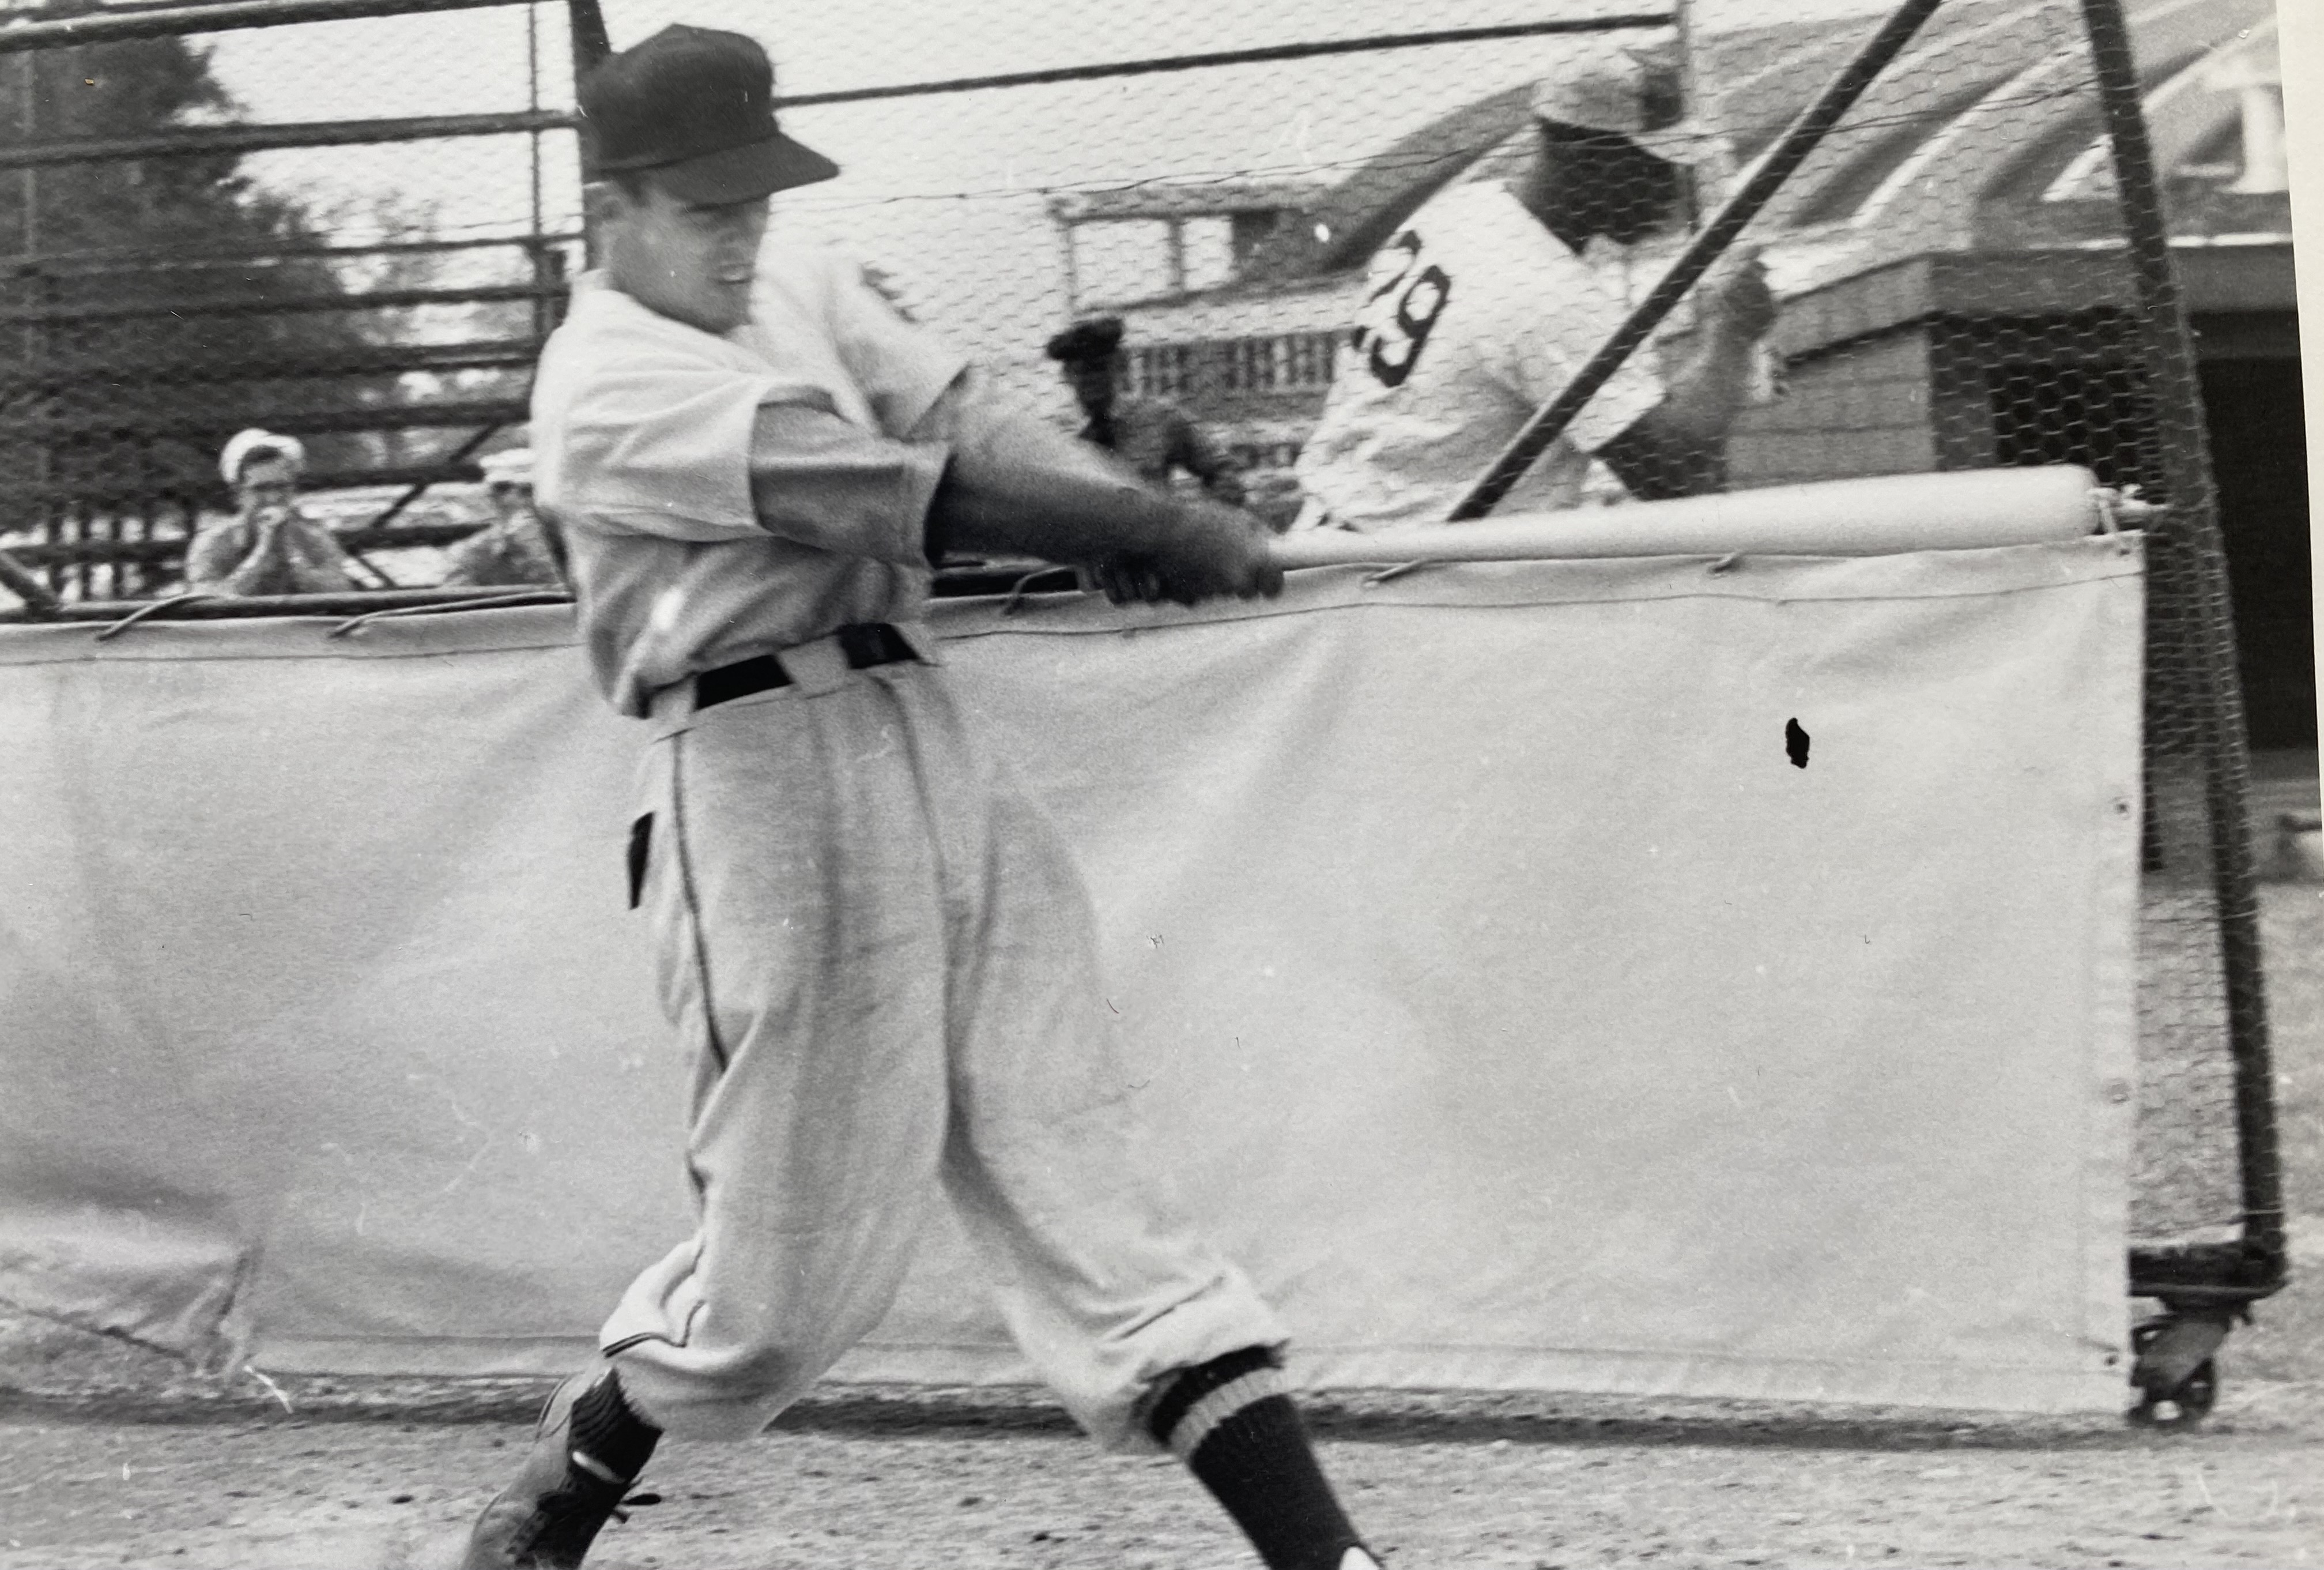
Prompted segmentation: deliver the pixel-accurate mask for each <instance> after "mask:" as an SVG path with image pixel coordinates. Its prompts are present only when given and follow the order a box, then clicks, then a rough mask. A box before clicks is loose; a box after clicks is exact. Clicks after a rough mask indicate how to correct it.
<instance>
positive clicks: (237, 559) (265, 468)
mask: <svg viewBox="0 0 2324 1570" xmlns="http://www.w3.org/2000/svg"><path fill="white" fill-rule="evenodd" d="M306 467H307V449H306V448H304V447H302V446H301V445H300V442H299V439H298V438H296V437H291V436H280V435H277V434H276V433H274V432H273V431H271V430H256V429H253V430H244V431H241V432H239V433H237V434H236V435H235V437H234V438H233V439H231V440H229V441H228V442H227V443H226V446H225V447H224V448H222V449H220V451H219V453H218V474H219V475H220V476H222V477H223V478H224V479H225V480H226V484H227V485H232V486H233V487H234V494H235V515H234V516H233V517H231V518H226V519H221V520H219V521H218V522H215V523H210V524H208V525H206V526H204V527H203V528H202V529H201V530H200V531H198V533H196V534H195V536H194V540H193V543H192V544H191V545H189V546H188V547H187V548H186V586H187V587H188V588H189V589H192V590H195V591H197V592H198V593H202V594H213V595H236V596H254V595H327V594H346V593H349V592H351V591H353V590H355V589H357V588H359V587H360V585H359V584H357V583H356V582H355V574H354V571H353V569H352V564H351V563H350V562H349V560H348V559H347V553H346V551H345V550H341V549H340V548H339V542H338V541H337V540H334V539H333V538H332V537H331V532H330V531H329V530H327V529H326V528H324V527H323V525H322V524H321V523H319V522H316V521H315V520H314V519H312V518H309V517H308V516H307V515H306V514H305V513H301V512H300V510H299V504H298V502H297V500H296V497H297V494H298V489H299V480H300V476H301V475H303V474H304V473H305V471H306Z"/></svg>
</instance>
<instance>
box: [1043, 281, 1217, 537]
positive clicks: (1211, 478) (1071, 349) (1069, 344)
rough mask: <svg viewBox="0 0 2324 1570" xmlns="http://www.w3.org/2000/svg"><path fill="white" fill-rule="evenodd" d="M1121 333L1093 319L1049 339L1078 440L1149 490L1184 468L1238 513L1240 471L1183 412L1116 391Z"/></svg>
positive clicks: (1116, 324) (1109, 321)
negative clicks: (1074, 413)
mask: <svg viewBox="0 0 2324 1570" xmlns="http://www.w3.org/2000/svg"><path fill="white" fill-rule="evenodd" d="M1121 330H1122V328H1121V319H1120V317H1118V316H1101V317H1093V318H1092V319H1090V320H1088V321H1082V322H1075V323H1074V325H1073V326H1072V327H1069V328H1066V329H1065V331H1063V332H1061V333H1059V334H1058V335H1057V336H1056V337H1053V338H1051V339H1050V340H1049V346H1048V356H1049V358H1051V359H1053V360H1055V361H1056V362H1057V363H1058V364H1059V365H1063V366H1064V367H1065V380H1066V382H1067V383H1070V384H1071V385H1072V387H1073V390H1074V398H1075V399H1076V400H1077V401H1078V402H1080V404H1081V406H1082V414H1083V415H1084V418H1085V420H1086V421H1087V423H1085V424H1084V425H1083V427H1082V430H1081V436H1082V439H1083V440H1084V441H1086V442H1089V443H1091V444H1092V445H1093V446H1096V447H1101V448H1104V449H1105V450H1106V451H1108V452H1110V453H1112V454H1113V455H1114V456H1115V457H1119V458H1120V459H1121V460H1122V462H1124V463H1126V464H1128V465H1129V466H1130V467H1131V468H1133V469H1136V470H1137V471H1138V474H1139V478H1141V479H1143V480H1144V481H1146V483H1147V484H1148V485H1164V486H1167V485H1169V483H1170V476H1171V472H1172V471H1173V470H1175V469H1184V470H1185V471H1186V472H1187V473H1188V474H1190V475H1192V476H1194V478H1196V479H1197V480H1199V481H1201V482H1202V485H1203V489H1204V490H1205V491H1208V492H1209V493H1210V494H1212V495H1213V496H1214V497H1216V498H1217V499H1218V500H1219V501H1222V502H1224V503H1227V504H1228V505H1229V506H1234V507H1240V506H1241V505H1242V502H1243V483H1242V466H1241V465H1240V464H1239V463H1237V462H1235V460H1234V458H1233V457H1232V456H1231V454H1229V453H1228V452H1227V451H1226V449H1224V448H1222V447H1220V446H1219V445H1218V443H1216V442H1214V441H1213V440H1212V439H1210V438H1209V437H1208V436H1207V435H1205V434H1203V428H1202V427H1201V426H1199V425H1197V424H1195V423H1194V420H1192V419H1191V418H1190V417H1189V416H1188V415H1187V413H1186V411H1185V410H1183V409H1181V408H1179V407H1178V406H1177V405H1176V404H1175V403H1172V402H1168V401H1167V400H1165V399H1160V398H1136V397H1130V396H1126V395H1125V394H1124V393H1123V392H1121V390H1120V383H1121Z"/></svg>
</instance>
